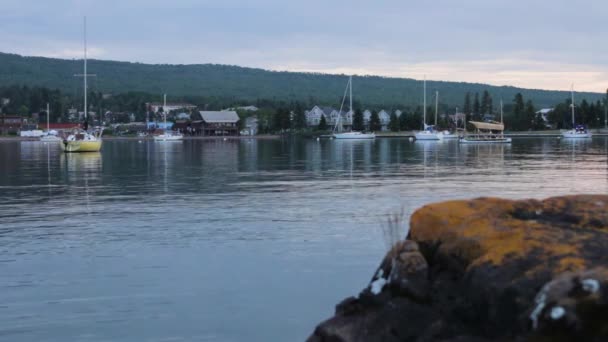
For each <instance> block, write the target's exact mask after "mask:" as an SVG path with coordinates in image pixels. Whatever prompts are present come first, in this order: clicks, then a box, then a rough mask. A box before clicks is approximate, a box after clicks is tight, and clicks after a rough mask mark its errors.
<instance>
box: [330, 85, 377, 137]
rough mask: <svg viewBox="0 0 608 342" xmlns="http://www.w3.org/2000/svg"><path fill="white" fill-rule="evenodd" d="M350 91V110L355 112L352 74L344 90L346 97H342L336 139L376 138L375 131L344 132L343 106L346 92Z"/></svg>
mask: <svg viewBox="0 0 608 342" xmlns="http://www.w3.org/2000/svg"><path fill="white" fill-rule="evenodd" d="M347 91H348V92H349V95H348V99H349V101H350V104H349V110H350V112H351V113H354V112H353V77H352V76H350V77H349V78H348V83H347V84H346V89H345V90H344V97H343V98H342V104H341V105H340V111H339V112H338V120H336V125H335V126H334V130H333V131H334V133H333V136H334V138H336V139H374V138H375V137H376V134H375V133H373V132H372V133H364V132H359V131H353V130H351V131H350V132H342V108H344V101H345V100H346V92H347Z"/></svg>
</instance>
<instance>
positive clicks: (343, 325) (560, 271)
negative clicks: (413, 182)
mask: <svg viewBox="0 0 608 342" xmlns="http://www.w3.org/2000/svg"><path fill="white" fill-rule="evenodd" d="M409 231H410V234H409V239H408V240H406V241H401V242H398V243H396V244H395V245H394V247H393V248H392V249H391V251H390V252H389V253H387V255H386V256H385V258H384V260H383V261H382V263H381V264H380V267H379V268H378V269H376V272H374V276H373V278H372V280H371V282H370V284H369V285H368V287H367V288H366V289H365V290H364V291H362V292H361V294H360V295H359V296H358V297H357V298H355V297H351V298H348V299H346V300H345V301H343V302H342V303H340V304H339V305H338V306H337V307H336V315H335V316H334V317H332V318H331V319H329V320H327V321H325V322H323V323H321V324H320V325H319V326H317V328H316V329H315V332H314V333H313V335H311V337H310V338H309V341H315V342H317V341H318V342H322V341H352V342H358V341H361V342H363V341H365V342H369V341H395V342H396V341H446V342H447V341H488V342H489V341H608V328H607V325H606V323H605V322H606V320H607V316H606V313H608V268H606V267H605V266H606V265H608V196H598V195H581V196H566V197H555V198H549V199H546V200H543V201H538V200H522V201H513V200H505V199H498V198H478V199H474V200H470V201H449V202H443V203H436V204H430V205H427V206H425V207H423V208H421V209H419V210H417V211H416V212H415V213H414V214H413V215H412V217H411V221H410V230H409Z"/></svg>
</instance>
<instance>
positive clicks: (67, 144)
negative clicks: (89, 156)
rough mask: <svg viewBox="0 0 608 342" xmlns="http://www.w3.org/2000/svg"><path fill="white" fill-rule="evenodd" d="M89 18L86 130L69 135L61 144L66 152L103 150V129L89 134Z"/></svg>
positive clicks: (85, 71)
mask: <svg viewBox="0 0 608 342" xmlns="http://www.w3.org/2000/svg"><path fill="white" fill-rule="evenodd" d="M87 76H89V75H88V74H87V18H86V17H84V73H83V74H82V77H83V79H84V129H83V130H79V131H75V132H73V133H72V134H70V135H68V136H67V137H66V138H65V139H64V140H63V141H62V142H61V143H60V145H61V149H62V150H63V151H64V152H99V151H100V150H101V143H102V141H101V135H102V134H103V127H101V129H100V130H99V132H98V133H97V134H95V133H94V132H93V133H89V132H88V128H89V122H88V109H89V108H88V106H87V92H88V88H87Z"/></svg>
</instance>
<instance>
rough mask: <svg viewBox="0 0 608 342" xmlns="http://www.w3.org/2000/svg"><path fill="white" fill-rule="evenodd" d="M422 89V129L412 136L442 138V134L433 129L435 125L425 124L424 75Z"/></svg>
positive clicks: (430, 138) (424, 138) (431, 138)
mask: <svg viewBox="0 0 608 342" xmlns="http://www.w3.org/2000/svg"><path fill="white" fill-rule="evenodd" d="M423 89H424V92H423V98H424V100H423V102H424V105H423V107H422V124H423V125H424V130H422V131H419V132H416V133H415V134H414V136H415V137H416V140H442V138H443V136H442V134H440V133H439V132H437V130H435V125H427V124H426V76H425V77H424V86H423ZM435 103H437V97H436V98H435ZM435 123H437V105H435Z"/></svg>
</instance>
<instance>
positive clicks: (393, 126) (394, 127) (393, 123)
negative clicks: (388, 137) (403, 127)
mask: <svg viewBox="0 0 608 342" xmlns="http://www.w3.org/2000/svg"><path fill="white" fill-rule="evenodd" d="M388 127H389V129H390V130H391V131H393V132H398V131H399V118H398V117H397V114H395V112H392V113H391V119H390V121H389V123H388Z"/></svg>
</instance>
